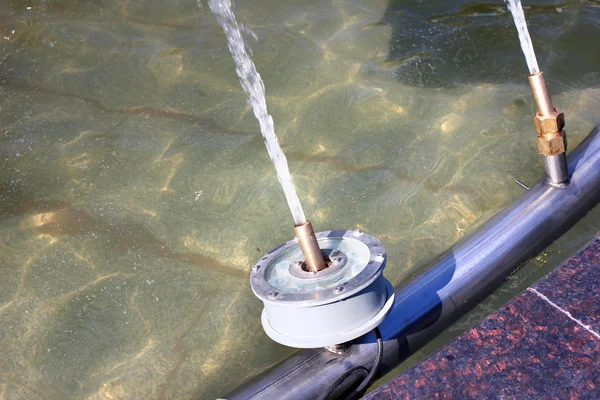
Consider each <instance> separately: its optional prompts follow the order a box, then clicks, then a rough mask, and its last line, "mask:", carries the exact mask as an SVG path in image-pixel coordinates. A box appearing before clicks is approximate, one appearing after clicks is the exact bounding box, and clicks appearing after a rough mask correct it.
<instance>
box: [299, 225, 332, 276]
mask: <svg viewBox="0 0 600 400" xmlns="http://www.w3.org/2000/svg"><path fill="white" fill-rule="evenodd" d="M294 231H295V232H296V237H297V238H298V243H299V244H300V249H302V254H304V259H305V260H306V267H307V268H308V270H309V271H312V272H318V271H321V270H323V269H325V268H327V265H326V264H325V259H324V258H323V253H321V249H320V248H319V243H318V242H317V237H316V236H315V231H314V230H313V227H312V224H311V223H310V221H309V220H306V222H303V223H301V224H298V225H294Z"/></svg>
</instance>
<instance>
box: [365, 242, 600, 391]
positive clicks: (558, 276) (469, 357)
mask: <svg viewBox="0 0 600 400" xmlns="http://www.w3.org/2000/svg"><path fill="white" fill-rule="evenodd" d="M365 398H367V399H371V400H385V399H580V398H581V399H600V236H597V237H596V238H595V239H594V240H592V241H591V242H590V243H589V244H588V245H586V246H585V247H584V248H583V249H582V250H580V251H579V252H578V253H577V254H575V255H574V256H573V257H571V258H570V259H569V260H567V261H565V262H564V263H563V264H561V265H560V266H559V267H557V268H556V269H555V270H554V271H552V272H551V273H550V274H548V275H547V276H545V277H544V278H542V279H540V280H539V281H538V282H536V283H535V284H534V285H533V286H531V287H529V288H527V290H525V291H524V292H523V293H522V294H521V295H519V296H518V297H517V298H515V299H514V300H512V301H511V302H509V303H508V304H506V305H505V306H503V307H502V308H501V309H500V310H498V311H497V312H495V313H494V314H492V315H490V316H489V317H487V318H486V319H484V320H483V321H482V322H481V323H480V324H479V325H478V326H476V327H475V328H473V329H471V330H470V331H468V332H466V333H464V334H463V335H461V336H460V337H459V338H458V339H456V340H455V341H453V342H452V343H450V344H448V345H447V346H445V347H444V348H443V349H441V350H440V351H438V352H437V353H435V354H433V355H432V356H430V357H429V358H427V359H426V360H425V361H423V362H421V363H419V364H418V365H417V366H415V367H413V368H412V369H410V370H408V371H406V372H404V373H403V374H401V375H399V376H397V377H396V378H394V379H393V380H392V381H391V382H389V383H387V384H386V385H384V386H382V387H380V388H378V389H377V390H375V391H374V392H373V393H371V394H369V395H368V396H366V397H365Z"/></svg>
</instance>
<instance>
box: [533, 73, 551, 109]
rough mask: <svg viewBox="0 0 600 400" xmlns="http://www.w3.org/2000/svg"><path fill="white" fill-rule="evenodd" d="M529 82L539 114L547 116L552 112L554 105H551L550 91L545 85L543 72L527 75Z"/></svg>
mask: <svg viewBox="0 0 600 400" xmlns="http://www.w3.org/2000/svg"><path fill="white" fill-rule="evenodd" d="M529 84H530V85H531V90H533V96H534V97H535V102H536V104H537V106H538V110H539V112H540V115H542V116H543V117H547V116H549V115H550V114H552V113H553V112H554V106H553V105H552V99H551V98H550V92H548V87H547V86H546V80H545V79H544V73H543V72H536V73H535V74H533V75H529Z"/></svg>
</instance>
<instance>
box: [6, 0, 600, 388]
mask: <svg viewBox="0 0 600 400" xmlns="http://www.w3.org/2000/svg"><path fill="white" fill-rule="evenodd" d="M528 3H529V4H525V14H526V17H527V19H528V22H529V24H530V32H531V35H532V39H533V43H534V46H535V48H536V51H537V55H538V61H539V63H540V67H541V69H542V70H543V71H545V73H546V75H547V79H548V83H549V86H550V90H551V92H552V94H553V99H554V101H555V103H556V105H558V106H559V107H561V108H562V109H564V111H565V115H566V116H567V128H568V134H569V144H570V146H571V148H573V147H575V146H576V145H577V144H578V143H579V142H580V141H581V140H582V139H583V138H584V137H585V135H586V134H587V133H588V132H589V131H590V130H591V129H592V127H593V126H595V124H597V123H598V122H599V120H600V116H599V115H598V109H599V108H600V89H599V88H598V87H599V83H600V75H599V73H598V71H600V69H599V64H600V56H599V55H598V54H597V52H595V51H592V50H593V46H594V44H595V43H596V42H597V41H598V39H600V24H599V22H598V21H600V18H599V15H598V14H599V13H600V4H599V3H598V2H597V1H568V2H561V3H559V2H550V1H547V2H540V1H536V2H528ZM28 7H31V9H28ZM235 13H236V16H237V18H238V20H239V21H240V22H242V23H244V24H245V25H246V26H248V27H250V28H251V29H253V30H254V32H255V33H256V34H257V36H258V38H259V40H258V41H257V42H252V43H251V46H252V49H253V58H254V61H255V63H256V66H257V69H258V71H259V72H260V74H261V76H262V77H263V79H264V81H265V86H266V90H267V104H268V106H269V112H270V113H271V114H272V115H273V119H274V121H275V128H276V132H277V134H278V136H279V138H280V141H281V143H282V146H283V149H284V151H285V153H286V155H287V157H288V161H289V164H290V170H291V173H292V175H293V178H294V182H295V184H296V187H297V190H298V194H299V196H300V200H301V202H302V204H303V207H304V211H305V213H306V215H307V217H308V218H310V219H311V220H312V221H313V224H314V225H315V228H316V229H317V230H328V229H352V228H360V229H362V230H364V231H366V232H368V233H370V234H373V235H375V236H377V237H378V238H379V239H380V240H381V241H382V242H383V243H384V245H385V246H386V250H387V253H388V257H389V264H388V267H387V269H386V276H387V277H388V278H389V279H390V280H391V281H392V282H393V283H395V284H396V283H398V282H400V281H402V280H403V279H406V278H407V277H409V276H410V275H412V274H414V273H416V272H417V271H418V270H419V268H420V267H422V266H423V265H425V264H426V263H427V262H429V261H430V260H431V259H433V258H434V257H435V256H436V255H437V254H439V253H441V252H442V251H444V250H445V249H447V248H448V247H449V246H451V245H452V244H454V243H456V242H457V241H458V240H460V238H462V237H463V236H464V235H466V234H468V233H469V232H471V231H473V230H474V229H476V228H477V227H478V226H480V225H481V224H482V223H483V222H484V221H485V220H487V219H488V218H489V217H490V216H492V215H493V214H494V213H496V212H497V211H498V210H499V209H501V208H502V207H504V206H505V205H507V204H509V203H510V202H511V201H512V200H514V199H516V198H517V197H518V196H519V195H520V194H521V193H522V189H521V188H520V187H519V186H518V185H516V184H515V183H514V181H515V179H520V180H521V181H523V182H525V183H527V184H532V183H533V182H535V181H536V180H537V179H538V178H539V177H540V176H541V175H542V173H543V171H542V165H541V160H540V159H539V157H538V156H537V154H536V143H535V131H534V128H533V124H532V120H531V115H532V114H533V111H534V102H533V99H532V96H531V93H530V90H529V88H528V86H527V77H526V74H527V67H526V64H525V61H524V59H523V56H522V54H521V50H520V46H519V42H518V38H517V33H516V31H515V28H514V26H513V24H512V20H511V16H510V14H509V13H508V12H507V11H506V7H505V6H504V4H502V3H501V2H496V3H468V2H461V1H451V2H449V1H431V2H427V3H421V2H417V1H403V2H399V1H397V2H396V1H391V2H387V1H369V2H366V1H333V2H320V1H312V2H310V1H302V2H300V1H286V2H279V1H265V0H262V1H246V2H238V4H237V7H236V9H235ZM0 30H1V32H0V33H1V34H2V35H0V354H1V357H0V399H109V400H112V399H142V398H144V399H180V398H183V399H191V398H197V399H210V398H214V397H217V396H219V395H223V394H224V393H226V392H227V391H229V390H231V389H232V388H234V387H235V386H237V385H238V384H240V383H242V382H243V381H244V380H246V379H247V378H249V377H251V376H254V375H255V374H256V373H258V372H260V371H262V370H264V369H265V368H268V367H269V366H271V365H273V364H274V363H276V362H278V361H280V360H281V359H283V358H285V357H287V356H288V355H290V354H291V353H292V352H293V350H292V349H289V348H286V347H283V346H279V345H277V344H275V343H274V342H272V341H271V340H270V339H268V338H267V337H266V335H265V334H264V333H263V331H262V328H261V326H260V320H259V316H260V312H261V309H262V306H261V303H260V302H259V301H258V300H257V299H255V298H254V296H253V295H252V293H251V290H250V287H249V284H248V280H247V273H248V270H249V268H250V266H251V265H252V264H253V263H254V262H255V261H256V260H257V259H258V258H260V256H261V255H262V254H263V253H265V252H266V251H268V250H270V249H272V248H274V247H276V246H277V245H279V244H281V243H282V242H284V241H286V240H289V239H290V238H291V237H292V235H293V230H292V223H293V222H292V220H291V218H290V216H289V210H288V209H287V205H286V202H285V199H284V196H283V193H282V191H281V189H280V187H279V184H278V182H277V178H276V176H275V173H274V170H273V166H272V164H271V163H270V160H269V157H268V156H267V154H266V151H265V149H264V144H263V141H262V137H261V134H260V132H259V129H258V124H257V122H256V120H255V119H254V116H253V115H252V112H251V111H250V109H249V108H248V106H247V103H246V96H245V94H244V93H243V91H242V89H241V87H240V85H239V83H238V81H237V76H236V75H235V72H234V65H233V61H232V59H231V56H230V54H229V52H228V49H227V46H226V43H225V37H224V35H223V33H222V30H221V28H220V27H219V26H218V24H217V22H216V20H215V18H214V17H213V16H212V15H211V13H210V11H209V9H208V6H207V5H206V4H204V6H203V8H199V7H198V6H197V4H196V2H195V1H185V2H184V1H174V2H169V3H168V4H167V3H165V2H164V1H156V0H144V1H111V0H106V1H95V2H91V1H72V0H58V1H52V0H46V1H36V2H33V1H28V2H26V1H22V0H19V1H17V0H14V1H10V0H6V1H4V2H3V4H2V7H0ZM542 40H543V41H542ZM599 228H600V223H599V222H598V212H597V211H595V213H593V214H592V215H590V216H589V217H588V218H587V219H586V220H584V221H583V222H582V223H580V224H579V225H578V226H577V227H576V228H575V229H574V230H573V231H572V232H570V233H569V235H570V236H567V237H566V238H563V240H561V241H559V242H557V244H555V245H553V246H552V247H551V248H550V249H549V250H548V251H547V252H546V253H544V254H542V255H541V256H540V257H538V259H536V260H533V261H532V262H531V263H530V264H529V265H528V266H526V267H525V268H523V269H522V270H521V271H519V273H518V274H517V275H516V278H514V279H512V280H511V281H509V282H508V284H507V285H505V286H504V287H503V288H501V290H500V291H498V292H496V293H495V294H493V295H492V296H490V298H489V299H488V300H487V301H486V302H485V303H483V304H482V305H481V306H480V307H478V308H477V309H476V310H474V312H473V313H472V314H470V315H469V316H467V317H465V319H463V320H462V321H460V322H459V323H457V324H455V326H453V327H452V328H451V329H449V331H448V332H447V333H445V334H444V335H442V337H440V338H439V339H438V340H437V341H436V342H435V343H433V344H432V345H431V346H428V348H426V349H424V350H423V351H422V352H420V353H419V354H417V355H416V356H415V358H413V359H412V360H411V361H410V362H415V361H416V360H418V359H419V357H420V358H422V357H424V356H425V355H426V354H428V352H430V351H433V350H435V347H436V346H437V347H439V345H440V344H443V342H444V341H447V340H449V339H450V338H452V337H453V336H455V335H456V334H457V333H458V332H460V331H462V330H464V329H467V328H468V327H469V326H471V325H472V324H474V323H476V322H477V321H478V320H479V319H481V318H482V317H483V316H484V315H486V313H489V312H491V311H492V310H494V309H495V308H497V307H499V306H500V305H501V304H503V303H504V302H505V301H507V300H508V299H510V298H511V297H513V296H515V295H516V294H518V293H519V292H520V291H522V290H523V289H524V288H525V287H526V286H527V285H528V284H529V283H531V282H532V281H533V280H534V278H535V277H538V276H541V275H543V273H544V272H546V271H548V270H550V269H551V268H552V267H553V266H554V265H557V264H558V263H559V262H560V261H561V260H562V259H563V258H564V257H566V256H568V255H569V254H570V252H572V251H574V250H576V249H577V247H579V246H580V245H581V244H583V243H584V242H585V241H587V240H588V239H590V238H591V237H592V236H593V234H594V233H596V232H597V231H598V230H599ZM410 362H409V364H410ZM409 364H407V365H409Z"/></svg>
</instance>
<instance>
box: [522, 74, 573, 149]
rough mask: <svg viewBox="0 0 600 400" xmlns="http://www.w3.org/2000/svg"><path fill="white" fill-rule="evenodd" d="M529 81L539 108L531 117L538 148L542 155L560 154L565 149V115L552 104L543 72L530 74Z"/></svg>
mask: <svg viewBox="0 0 600 400" xmlns="http://www.w3.org/2000/svg"><path fill="white" fill-rule="evenodd" d="M529 83H530V84H531V89H532V90H533V96H534V97H535V102H536V104H537V106H538V110H539V111H538V112H537V113H536V114H535V115H534V117H533V122H534V124H535V129H536V130H537V131H538V137H537V143H538V150H539V152H540V154H541V155H544V156H556V155H559V154H562V153H564V152H565V151H566V150H567V144H566V140H565V133H564V130H563V128H564V127H565V115H564V114H563V113H562V111H560V110H559V109H558V108H554V106H553V105H552V99H551V98H550V93H549V92H548V87H547V86H546V80H545V79H544V73H543V72H537V73H535V74H533V75H530V76H529Z"/></svg>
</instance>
